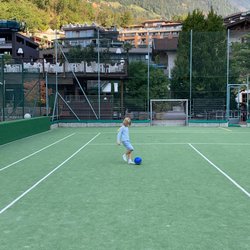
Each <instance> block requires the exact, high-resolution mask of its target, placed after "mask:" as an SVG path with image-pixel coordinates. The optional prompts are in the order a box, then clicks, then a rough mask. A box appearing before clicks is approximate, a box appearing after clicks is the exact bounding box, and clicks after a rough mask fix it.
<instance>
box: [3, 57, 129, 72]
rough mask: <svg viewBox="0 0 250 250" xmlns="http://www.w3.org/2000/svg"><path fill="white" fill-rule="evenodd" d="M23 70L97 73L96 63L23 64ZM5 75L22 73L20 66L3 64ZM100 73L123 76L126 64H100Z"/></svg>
mask: <svg viewBox="0 0 250 250" xmlns="http://www.w3.org/2000/svg"><path fill="white" fill-rule="evenodd" d="M23 70H24V71H27V72H40V73H46V72H47V73H56V72H57V73H70V72H72V71H73V72H75V73H85V74H91V73H98V63H97V62H89V63H87V62H80V63H68V62H64V63H56V64H53V63H50V62H32V63H31V62H28V63H27V62H24V63H23ZM4 72H5V73H18V72H19V73H20V72H22V64H5V67H4ZM100 73H102V74H110V73H117V74H125V73H126V63H125V61H124V60H121V61H119V62H112V63H100Z"/></svg>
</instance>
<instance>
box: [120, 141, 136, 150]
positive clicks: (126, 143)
mask: <svg viewBox="0 0 250 250" xmlns="http://www.w3.org/2000/svg"><path fill="white" fill-rule="evenodd" d="M122 144H123V145H124V147H125V148H126V149H127V150H130V151H133V150H134V148H133V146H132V145H131V143H130V141H123V142H122Z"/></svg>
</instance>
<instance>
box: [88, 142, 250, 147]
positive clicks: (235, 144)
mask: <svg viewBox="0 0 250 250" xmlns="http://www.w3.org/2000/svg"><path fill="white" fill-rule="evenodd" d="M132 144H133V145H149V146H150V145H187V144H189V143H188V142H135V143H132ZM190 144H195V145H225V146H250V143H247V142H246V143H244V142H242V143H238V142H190ZM91 146H117V144H116V143H115V142H114V143H105V142H104V143H92V144H91Z"/></svg>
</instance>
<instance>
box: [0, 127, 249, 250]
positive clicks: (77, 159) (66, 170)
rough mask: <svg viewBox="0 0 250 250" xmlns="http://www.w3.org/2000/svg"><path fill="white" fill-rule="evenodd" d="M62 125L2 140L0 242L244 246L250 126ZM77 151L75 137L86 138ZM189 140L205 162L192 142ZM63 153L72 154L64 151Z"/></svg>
mask: <svg viewBox="0 0 250 250" xmlns="http://www.w3.org/2000/svg"><path fill="white" fill-rule="evenodd" d="M116 132H117V128H75V129H71V128H61V129H55V130H52V131H49V132H45V133H42V134H39V135H35V136H32V137H28V138H24V139H22V140H18V141H15V142H12V143H9V144H6V145H3V146H0V155H1V158H0V169H2V168H3V167H5V166H8V165H9V164H11V163H13V162H15V161H18V160H20V159H22V158H23V157H25V156H27V155H30V154H32V153H35V152H37V151H38V150H40V149H42V148H44V147H46V146H48V145H50V144H52V143H54V142H56V141H58V140H60V139H62V138H64V137H66V136H68V135H71V134H72V133H74V134H73V135H71V136H70V137H68V138H66V139H64V140H62V141H60V142H58V143H56V144H54V145H52V146H50V147H48V148H45V149H44V150H42V151H40V152H39V153H36V154H34V155H33V156H31V157H29V158H27V159H25V160H23V161H20V162H18V163H16V164H14V165H12V166H10V167H8V168H6V169H4V170H2V171H1V170H0V211H2V210H3V209H4V208H6V206H8V205H9V204H11V202H13V201H14V200H15V199H16V198H18V197H20V196H21V195H22V194H23V193H24V192H25V191H27V190H28V189H29V188H30V187H32V186H33V185H34V184H35V183H37V182H38V181H39V180H41V179H42V178H43V177H44V176H46V175H47V174H48V173H50V172H51V171H52V170H53V169H55V168H56V167H58V169H57V171H55V172H53V173H52V174H51V175H49V176H48V177H47V178H46V179H45V180H44V181H42V182H41V183H39V184H38V185H37V186H35V187H33V189H32V190H31V191H30V192H27V194H26V195H24V196H23V197H21V198H20V199H19V200H18V201H16V202H15V203H14V204H13V205H11V206H10V207H9V208H6V210H5V211H3V212H0V229H1V237H0V249H1V250H5V249H6V250H12V249H13V250H16V249H18V250H19V249H36V250H37V249H38V250H40V249H41V250H43V249H53V250H54V249H60V250H61V249H63V250H64V249H65V250H69V249H109V250H110V249H128V250H131V249H136V250H140V249H141V250H144V249H157V250H158V249H171V250H172V249H178V250H179V249H190V250H191V249H192V250H193V249H204V250H207V249H237V250H240V249H250V234H249V231H250V220H249V207H250V197H249V196H247V195H246V194H245V193H244V192H243V191H242V190H241V189H240V188H238V187H237V186H235V185H234V184H233V183H232V182H231V181H230V180H228V179H227V178H226V177H225V176H224V175H223V174H222V173H220V172H219V171H218V170H217V169H215V167H214V166H212V165H211V163H212V164H215V166H217V167H219V168H220V169H221V170H222V171H224V173H226V174H227V175H228V176H229V177H231V178H232V179H233V180H234V181H236V182H237V183H238V184H239V185H240V187H242V188H244V190H246V192H248V194H249V192H250V182H249V179H250V171H249V157H248V155H249V149H250V130H249V129H248V128H229V129H223V128H193V127H167V128H166V127H131V128H130V137H131V141H132V144H133V146H134V148H135V152H134V156H140V157H142V159H143V163H142V165H140V166H131V165H127V164H126V163H125V162H123V160H122V157H121V156H122V154H123V151H124V148H123V147H122V146H120V147H119V146H117V145H116V143H115V141H116ZM98 133H100V135H98V136H97V137H96V138H95V139H94V140H93V141H92V142H90V143H89V144H88V145H86V146H85V147H84V148H82V150H80V151H79V152H78V153H77V154H75V155H74V156H73V157H72V155H73V154H74V153H76V152H77V150H79V149H80V148H81V147H83V146H84V145H85V144H86V143H88V142H89V141H90V140H91V139H92V138H93V137H94V136H96V135H97V134H98ZM190 144H191V145H192V146H193V147H195V148H196V149H197V150H198V151H199V152H200V153H201V154H202V155H203V156H205V157H206V158H207V159H208V160H210V162H211V163H209V162H208V161H206V160H205V159H204V158H203V157H202V156H201V155H199V154H198V153H197V152H196V151H195V150H194V149H193V148H192V147H191V146H190ZM69 157H71V158H70V159H69Z"/></svg>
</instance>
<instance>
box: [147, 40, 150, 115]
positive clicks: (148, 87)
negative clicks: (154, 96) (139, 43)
mask: <svg viewBox="0 0 250 250" xmlns="http://www.w3.org/2000/svg"><path fill="white" fill-rule="evenodd" d="M149 49H150V37H149V36H148V55H147V56H148V86H147V99H148V120H150V111H149V110H150V107H149V105H150V103H149V102H150V101H149V98H150V97H149V92H150V91H149V89H150V59H149V58H150V57H149Z"/></svg>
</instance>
